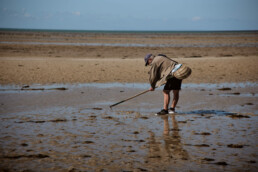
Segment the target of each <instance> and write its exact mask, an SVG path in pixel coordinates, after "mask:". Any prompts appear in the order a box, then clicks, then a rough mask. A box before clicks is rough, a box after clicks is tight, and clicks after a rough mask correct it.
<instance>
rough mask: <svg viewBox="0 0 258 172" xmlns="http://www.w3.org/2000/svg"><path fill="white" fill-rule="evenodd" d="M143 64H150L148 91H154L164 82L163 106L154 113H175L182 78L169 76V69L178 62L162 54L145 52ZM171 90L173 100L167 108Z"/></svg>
mask: <svg viewBox="0 0 258 172" xmlns="http://www.w3.org/2000/svg"><path fill="white" fill-rule="evenodd" d="M144 61H145V66H148V65H149V66H151V69H150V71H149V74H150V78H149V81H150V85H151V87H150V89H149V90H150V91H154V90H155V88H156V87H160V86H161V85H163V84H165V86H164V89H163V95H164V106H163V109H162V110H161V111H160V112H158V113H157V114H156V115H165V114H168V113H169V114H173V113H175V108H176V105H177V102H178V100H179V90H180V89H181V84H182V80H180V79H177V78H175V77H172V78H169V76H171V71H172V70H173V69H174V67H175V65H177V64H178V63H177V62H176V61H174V60H172V59H170V58H168V57H167V56H165V55H163V54H159V55H157V56H154V55H152V54H147V55H146V56H145V58H144ZM171 91H173V100H172V104H171V107H170V108H168V106H169V103H170V92H171Z"/></svg>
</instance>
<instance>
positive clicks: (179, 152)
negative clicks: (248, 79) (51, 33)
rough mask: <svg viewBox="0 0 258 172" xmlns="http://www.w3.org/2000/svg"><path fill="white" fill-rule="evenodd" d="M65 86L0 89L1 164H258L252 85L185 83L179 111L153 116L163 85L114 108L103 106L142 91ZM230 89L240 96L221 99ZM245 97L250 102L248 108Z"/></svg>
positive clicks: (151, 167)
mask: <svg viewBox="0 0 258 172" xmlns="http://www.w3.org/2000/svg"><path fill="white" fill-rule="evenodd" d="M118 85H119V84H118ZM136 85H137V84H136ZM247 85H248V84H247ZM63 86H64V87H65V88H67V89H64V90H47V89H45V90H36V91H32V90H22V91H18V90H16V91H12V92H10V93H8V92H7V93H5V91H2V92H1V93H0V97H1V124H0V126H1V130H0V131H1V133H0V135H1V137H0V141H1V142H0V143H1V154H0V160H1V168H2V169H6V170H11V171H12V170H18V171H19V170H20V171H24V170H35V169H38V170H47V171H101V170H107V171H160V170H162V171H171V170H172V171H173V170H174V171H182V170H184V171H187V170H190V169H194V170H196V171H207V170H212V171H220V170H224V171H234V170H239V169H246V170H249V171H254V170H255V169H256V168H257V163H256V161H257V154H256V152H257V151H256V138H257V133H256V132H255V131H256V130H257V125H256V123H257V120H258V118H257V113H256V114H255V113H252V112H254V111H255V109H256V110H257V104H256V100H257V96H251V97H250V96H247V97H245V96H240V95H241V94H243V95H246V94H245V93H247V92H254V93H256V94H257V89H256V88H257V87H256V86H255V85H253V86H246V87H242V88H241V87H231V90H220V88H221V87H220V86H213V87H210V88H209V89H206V90H204V89H203V88H198V87H197V88H196V87H195V88H194V87H193V86H192V87H189V88H184V89H183V90H182V91H181V99H180V102H179V107H178V108H177V110H178V114H175V115H169V116H163V117H157V116H155V115H154V112H156V111H157V110H159V108H160V107H161V106H162V101H161V100H162V95H161V90H157V91H155V92H153V93H150V94H146V95H143V96H142V97H138V98H136V99H135V100H133V101H129V102H126V103H124V104H122V105H119V106H117V107H115V108H113V109H112V110H111V109H109V108H108V106H109V105H110V104H111V103H113V102H116V101H118V99H119V98H124V97H128V96H130V95H133V94H135V93H137V92H140V91H141V90H142V88H137V87H135V88H131V87H116V88H113V87H112V86H103V87H102V88H97V87H95V86H94V85H92V86H90V85H85V86H75V85H63ZM38 87H43V88H45V87H44V85H41V86H38ZM46 88H49V87H46ZM231 92H239V93H240V95H238V96H236V95H233V96H234V100H233V101H230V100H232V96H226V97H225V96H223V94H225V93H231ZM210 94H212V95H210ZM196 96H198V97H199V101H198V102H196V101H195V98H196ZM153 97H155V99H154V98H153ZM119 100H120V99H119ZM247 102H249V103H252V104H253V105H245V104H246V103H247ZM200 103H202V105H200ZM212 104H213V105H212ZM236 104H238V105H239V106H238V107H236ZM35 105H37V106H35ZM223 105H224V106H223ZM242 105H243V106H242Z"/></svg>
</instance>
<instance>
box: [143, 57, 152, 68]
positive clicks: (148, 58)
mask: <svg viewBox="0 0 258 172" xmlns="http://www.w3.org/2000/svg"><path fill="white" fill-rule="evenodd" d="M152 59H153V58H152V54H147V55H146V56H145V57H144V61H145V66H147V65H149V64H151V62H152Z"/></svg>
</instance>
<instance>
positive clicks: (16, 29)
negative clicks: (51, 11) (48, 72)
mask: <svg viewBox="0 0 258 172" xmlns="http://www.w3.org/2000/svg"><path fill="white" fill-rule="evenodd" d="M0 30H1V31H3V30H6V31H8V30H10V31H50V32H52V31H53V32H55V31H62V32H71V31H72V32H73V31H77V32H149V33H151V32H258V29H257V30H252V29H250V30H244V29H243V30H238V29H236V30H122V29H114V30H111V29H106V30H105V29H102V30H100V29H96V30H92V29H34V28H4V27H3V28H2V27H0Z"/></svg>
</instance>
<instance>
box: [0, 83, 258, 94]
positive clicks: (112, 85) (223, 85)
mask: <svg viewBox="0 0 258 172" xmlns="http://www.w3.org/2000/svg"><path fill="white" fill-rule="evenodd" d="M24 87H26V85H0V93H1V92H4V91H14V92H15V91H20V90H21V89H23V91H33V90H32V89H34V91H37V90H38V91H42V90H53V89H59V88H62V89H77V88H85V87H96V88H135V89H148V88H149V83H116V82H115V83H83V84H51V85H41V84H32V85H28V86H27V87H26V88H24ZM247 87H258V83H253V82H244V83H220V84H210V83H200V84H195V83H185V84H183V85H182V89H184V88H199V89H204V88H205V89H219V88H247ZM161 89H162V88H161V87H160V88H158V89H157V90H161ZM254 94H255V93H254ZM255 95H256V94H255Z"/></svg>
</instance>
